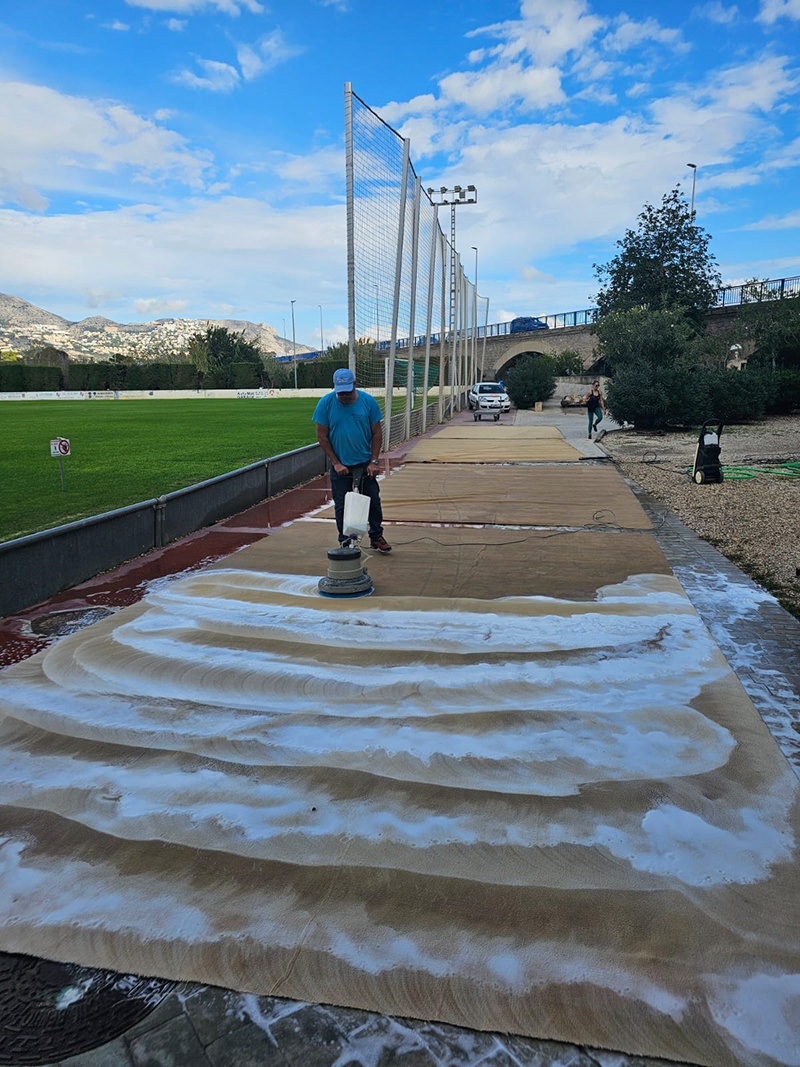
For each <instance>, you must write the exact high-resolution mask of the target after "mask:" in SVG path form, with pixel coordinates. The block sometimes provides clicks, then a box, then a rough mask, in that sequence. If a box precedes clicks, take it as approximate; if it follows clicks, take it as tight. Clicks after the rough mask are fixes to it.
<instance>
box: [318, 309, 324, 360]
mask: <svg viewBox="0 0 800 1067" xmlns="http://www.w3.org/2000/svg"><path fill="white" fill-rule="evenodd" d="M317 307H318V308H319V354H320V355H321V356H322V355H324V353H325V341H324V338H323V336H322V304H317Z"/></svg>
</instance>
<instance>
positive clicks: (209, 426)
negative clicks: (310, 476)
mask: <svg viewBox="0 0 800 1067" xmlns="http://www.w3.org/2000/svg"><path fill="white" fill-rule="evenodd" d="M315 405H316V400H314V399H311V398H308V399H306V398H298V399H296V400H294V399H283V398H281V399H280V400H259V401H256V400H251V401H247V400H233V399H231V400H205V399H203V400H199V399H198V400H127V401H114V400H92V401H85V400H76V401H68V400H59V401H41V402H39V401H20V402H18V403H3V404H0V437H1V438H2V442H3V446H2V452H1V453H0V486H2V493H0V541H7V540H10V539H11V538H13V537H21V536H22V535H23V534H27V533H32V532H34V531H35V530H43V529H46V528H47V527H49V526H58V525H60V524H61V523H65V522H72V521H73V520H74V519H80V518H83V517H85V516H87V515H96V514H98V513H99V512H101V511H110V510H111V509H113V508H119V507H123V506H124V505H125V504H134V503H136V502H137V501H139V500H148V499H149V498H151V497H156V496H160V495H161V494H162V493H169V492H171V491H172V490H173V489H180V488H181V487H182V486H185V485H191V484H192V483H193V482H200V481H203V479H205V478H212V477H213V476H214V475H216V474H224V473H225V472H226V471H229V470H233V469H234V468H236V467H243V466H245V465H246V464H248V463H254V462H255V461H256V460H259V459H264V458H265V457H267V456H274V455H277V454H278V453H280V452H288V451H289V450H290V449H292V448H299V447H300V446H301V445H306V444H310V443H311V442H312V441H314V440H316V435H315V432H314V426H313V423H312V422H311V414H312V412H313V410H314V407H315ZM53 437H68V438H69V440H70V443H71V446H72V454H71V455H70V456H68V457H67V458H66V459H65V460H64V474H65V481H66V491H65V492H63V493H62V491H61V481H60V478H59V473H58V460H57V459H54V458H53V457H51V455H50V439H51V438H53Z"/></svg>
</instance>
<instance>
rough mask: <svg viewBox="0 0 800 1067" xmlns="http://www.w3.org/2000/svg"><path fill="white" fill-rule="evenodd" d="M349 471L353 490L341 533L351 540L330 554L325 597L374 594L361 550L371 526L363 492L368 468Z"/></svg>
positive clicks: (321, 588)
mask: <svg viewBox="0 0 800 1067" xmlns="http://www.w3.org/2000/svg"><path fill="white" fill-rule="evenodd" d="M350 470H351V473H352V475H353V488H352V491H351V492H349V493H346V494H345V498H344V519H343V521H342V533H343V535H344V536H345V537H347V538H348V541H347V543H346V544H344V545H340V546H339V548H332V549H331V550H330V551H329V552H328V573H327V575H325V577H324V578H320V580H319V584H318V589H319V592H320V594H321V595H322V596H329V597H358V596H368V595H369V594H370V593H371V592H372V579H371V578H370V576H369V574H368V573H367V568H366V567H365V566H364V562H363V559H362V556H361V548H360V544H361V539H362V537H365V536H366V533H367V526H368V524H369V505H370V498H369V497H368V496H367V495H366V494H365V493H362V492H360V490H361V489H362V488H363V479H364V478H365V477H366V467H351V468H350Z"/></svg>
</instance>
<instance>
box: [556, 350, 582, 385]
mask: <svg viewBox="0 0 800 1067" xmlns="http://www.w3.org/2000/svg"><path fill="white" fill-rule="evenodd" d="M550 359H551V360H552V362H553V370H554V371H555V373H556V375H557V376H558V377H559V378H562V377H568V376H569V375H572V374H583V372H584V366H583V359H582V358H581V355H580V352H578V350H577V349H575V348H565V349H564V351H563V352H556V353H555V355H552V356H551V357H550Z"/></svg>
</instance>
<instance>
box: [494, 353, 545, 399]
mask: <svg viewBox="0 0 800 1067" xmlns="http://www.w3.org/2000/svg"><path fill="white" fill-rule="evenodd" d="M503 381H504V383H505V387H506V392H507V393H508V395H509V396H510V397H511V399H512V400H513V401H514V403H515V404H516V406H517V407H518V408H532V407H533V405H534V404H535V403H536V402H537V401H539V400H541V401H544V400H549V399H550V397H551V396H552V395H553V393H554V392H555V390H556V376H555V374H554V372H553V362H552V360H551V359H549V358H548V357H547V356H522V357H521V358H520V359H518V360H517V362H516V363H515V364H514V365H513V366H512V367H511V369H510V370H509V371H508V373H507V374H506V376H505V378H504V379H503Z"/></svg>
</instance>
